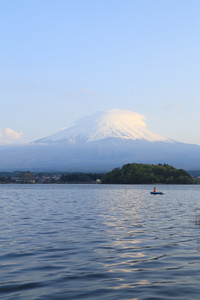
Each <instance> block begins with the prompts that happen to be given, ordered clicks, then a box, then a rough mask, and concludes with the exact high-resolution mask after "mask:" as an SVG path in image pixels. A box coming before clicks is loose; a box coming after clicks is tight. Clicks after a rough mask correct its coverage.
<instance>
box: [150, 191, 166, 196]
mask: <svg viewBox="0 0 200 300" xmlns="http://www.w3.org/2000/svg"><path fill="white" fill-rule="evenodd" d="M150 194H152V195H164V194H165V193H163V192H150Z"/></svg>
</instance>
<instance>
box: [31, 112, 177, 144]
mask: <svg viewBox="0 0 200 300" xmlns="http://www.w3.org/2000/svg"><path fill="white" fill-rule="evenodd" d="M144 119H145V117H144V116H143V115H140V114H138V113H136V112H131V111H127V110H119V109H112V110H108V111H104V112H100V113H97V114H94V115H91V116H88V117H85V118H82V119H80V120H79V121H77V122H76V123H75V125H74V126H72V127H69V128H67V129H64V130H62V131H60V132H58V133H56V134H53V135H51V136H49V137H46V138H43V139H40V140H37V141H36V143H61V142H68V143H89V142H94V141H98V140H102V139H106V138H120V139H123V140H146V141H149V142H156V141H162V142H172V140H170V139H167V138H164V137H162V136H160V135H158V134H155V133H153V132H151V131H149V130H148V129H147V128H146V123H145V122H144Z"/></svg>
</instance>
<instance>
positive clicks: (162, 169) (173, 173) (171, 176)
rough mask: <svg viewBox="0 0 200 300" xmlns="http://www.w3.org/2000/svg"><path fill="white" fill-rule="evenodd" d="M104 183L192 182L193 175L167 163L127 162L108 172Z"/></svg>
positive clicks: (103, 179) (103, 180)
mask: <svg viewBox="0 0 200 300" xmlns="http://www.w3.org/2000/svg"><path fill="white" fill-rule="evenodd" d="M102 183H110V184H141V183H144V184H150V183H152V184H153V183H165V184H191V183H193V179H192V177H191V176H190V175H189V174H188V173H187V172H186V171H184V170H182V169H175V168H174V167H172V166H169V165H167V164H164V165H162V164H158V165H149V164H136V163H133V164H126V165H124V166H123V167H122V168H115V169H114V170H112V171H111V172H108V173H107V174H106V175H105V176H104V177H103V178H102Z"/></svg>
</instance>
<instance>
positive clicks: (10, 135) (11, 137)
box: [0, 128, 23, 145]
mask: <svg viewBox="0 0 200 300" xmlns="http://www.w3.org/2000/svg"><path fill="white" fill-rule="evenodd" d="M22 135H23V132H16V131H14V130H12V129H11V128H6V129H2V128H0V144H1V145H6V144H12V143H14V142H16V141H18V140H19V139H20V138H21V136H22Z"/></svg>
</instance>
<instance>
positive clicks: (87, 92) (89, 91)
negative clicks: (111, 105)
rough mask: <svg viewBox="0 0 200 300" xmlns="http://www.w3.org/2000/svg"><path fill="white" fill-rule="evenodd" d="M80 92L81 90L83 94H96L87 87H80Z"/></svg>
mask: <svg viewBox="0 0 200 300" xmlns="http://www.w3.org/2000/svg"><path fill="white" fill-rule="evenodd" d="M82 92H83V94H85V95H94V96H95V95H97V93H96V92H94V91H91V90H89V89H82Z"/></svg>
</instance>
